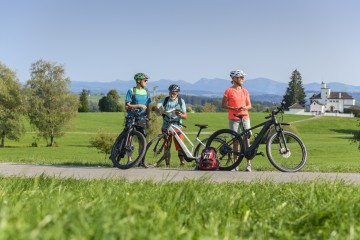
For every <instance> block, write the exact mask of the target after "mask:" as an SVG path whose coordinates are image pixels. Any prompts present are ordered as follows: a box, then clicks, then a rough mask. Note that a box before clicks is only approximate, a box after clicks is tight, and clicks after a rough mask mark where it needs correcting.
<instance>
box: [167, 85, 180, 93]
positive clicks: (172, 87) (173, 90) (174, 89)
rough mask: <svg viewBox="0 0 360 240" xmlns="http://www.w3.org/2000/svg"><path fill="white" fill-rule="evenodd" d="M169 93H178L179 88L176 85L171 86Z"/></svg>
mask: <svg viewBox="0 0 360 240" xmlns="http://www.w3.org/2000/svg"><path fill="white" fill-rule="evenodd" d="M169 91H170V92H180V87H179V86H178V85H176V84H171V85H170V87H169Z"/></svg>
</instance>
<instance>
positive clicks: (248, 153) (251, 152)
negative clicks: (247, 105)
mask: <svg viewBox="0 0 360 240" xmlns="http://www.w3.org/2000/svg"><path fill="white" fill-rule="evenodd" d="M240 120H241V128H242V132H241V134H240V135H241V136H242V137H247V136H249V135H250V131H251V130H254V129H257V128H260V127H261V126H262V129H261V130H260V132H259V133H258V134H257V136H256V137H255V139H254V141H253V142H252V144H251V145H250V146H249V145H248V141H244V142H245V144H244V145H245V151H244V156H245V157H246V158H247V159H249V160H250V159H253V158H254V157H255V156H256V155H257V149H258V147H259V145H260V143H261V141H262V140H263V138H264V137H265V136H266V135H267V134H268V131H269V129H270V128H271V127H272V126H274V128H275V131H276V132H279V131H282V128H281V125H290V124H289V123H279V122H278V121H277V119H276V117H275V115H271V119H269V120H267V121H265V122H263V123H260V124H258V125H256V126H254V127H251V128H249V129H244V125H243V120H242V118H241V119H240ZM260 155H263V153H260Z"/></svg>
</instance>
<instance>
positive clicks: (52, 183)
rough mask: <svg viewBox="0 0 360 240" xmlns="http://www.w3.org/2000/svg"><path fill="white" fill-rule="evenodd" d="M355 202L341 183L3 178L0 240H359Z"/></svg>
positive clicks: (355, 192)
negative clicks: (217, 182) (130, 181)
mask: <svg viewBox="0 0 360 240" xmlns="http://www.w3.org/2000/svg"><path fill="white" fill-rule="evenodd" d="M359 196H360V187H359V186H358V185H350V184H345V183H344V182H335V183H329V182H306V183H301V184H300V183H281V184H276V183H273V182H267V183H265V182H256V183H251V184H246V183H222V184H216V183H209V182H204V181H184V182H177V183H168V182H162V183H154V182H150V181H145V182H135V183H129V182H126V181H124V180H90V181H89V180H73V179H55V178H48V177H43V176H40V177H36V178H29V179H25V178H13V177H9V178H2V177H0V219H1V224H0V232H1V236H0V238H1V239H358V238H359V234H360V224H359V219H360V212H359V211H358V209H359V208H360V197H359Z"/></svg>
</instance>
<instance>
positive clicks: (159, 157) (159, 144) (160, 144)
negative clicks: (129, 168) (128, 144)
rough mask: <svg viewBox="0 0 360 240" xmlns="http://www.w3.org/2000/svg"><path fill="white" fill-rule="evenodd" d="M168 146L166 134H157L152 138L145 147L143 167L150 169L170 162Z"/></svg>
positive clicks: (169, 142)
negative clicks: (164, 162)
mask: <svg viewBox="0 0 360 240" xmlns="http://www.w3.org/2000/svg"><path fill="white" fill-rule="evenodd" d="M170 144H171V141H168V136H167V135H166V134H159V135H157V136H156V137H155V138H153V139H152V140H151V141H150V142H149V143H148V144H147V146H146V153H145V157H144V161H143V164H144V167H146V168H152V167H158V166H160V165H161V163H162V162H163V161H164V160H166V159H168V161H169V160H170V159H169V157H170V150H169V149H170Z"/></svg>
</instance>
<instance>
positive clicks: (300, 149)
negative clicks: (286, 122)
mask: <svg viewBox="0 0 360 240" xmlns="http://www.w3.org/2000/svg"><path fill="white" fill-rule="evenodd" d="M281 133H282V134H281ZM266 153H267V156H268V158H269V161H270V163H271V164H272V165H273V166H274V167H275V168H276V169H278V170H280V171H282V172H296V171H299V170H300V169H301V168H302V167H303V166H304V165H305V163H306V158H307V152H306V147H305V144H304V143H303V141H302V140H301V139H300V138H299V137H298V136H296V135H295V134H294V133H292V132H288V131H282V132H277V133H274V134H273V135H272V136H271V137H270V138H269V140H268V142H267V143H266Z"/></svg>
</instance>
